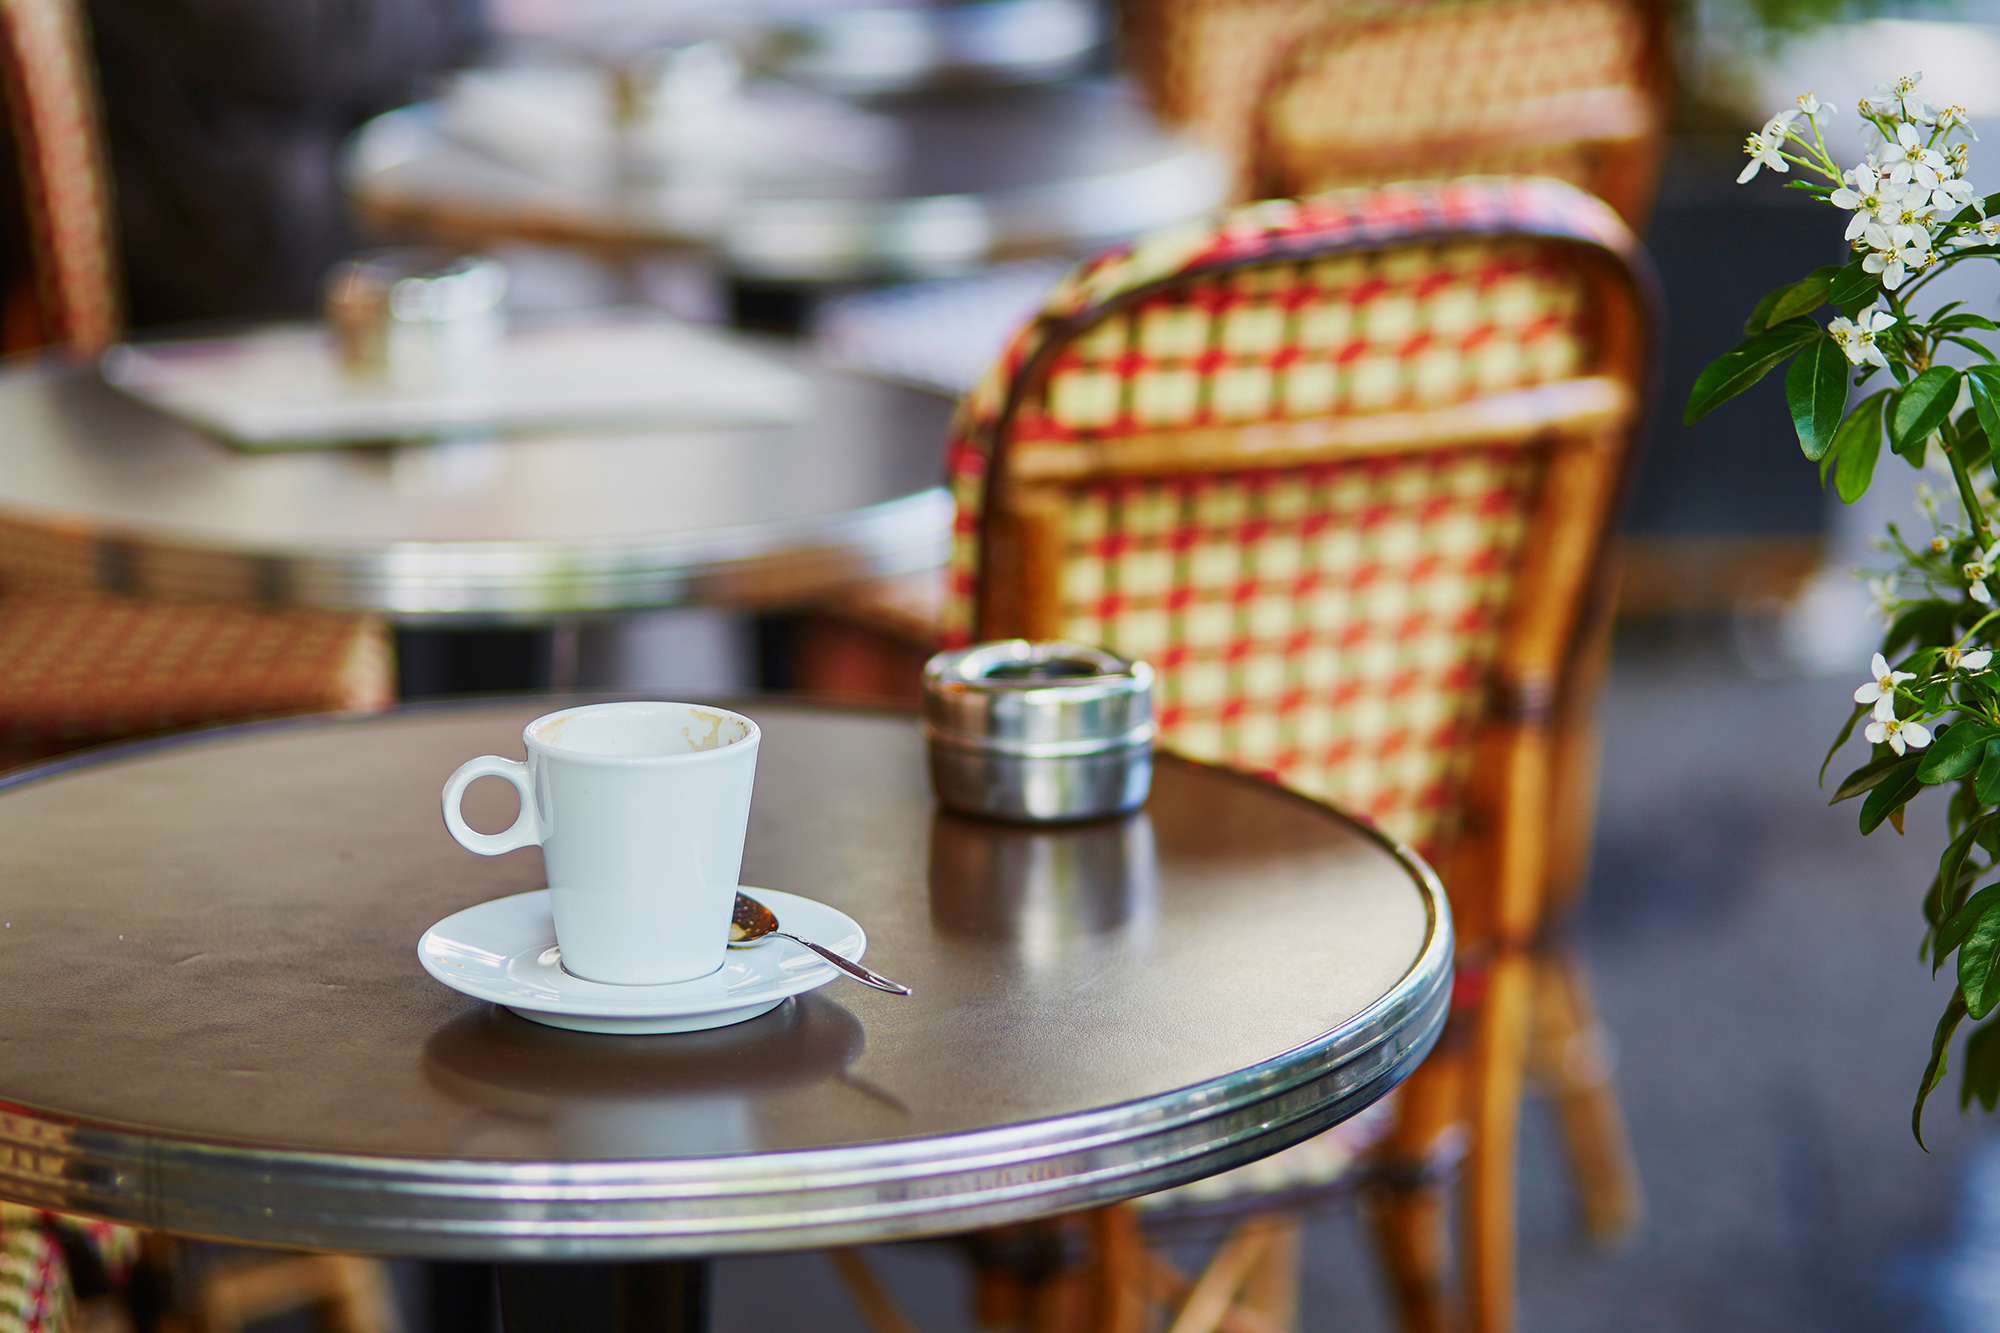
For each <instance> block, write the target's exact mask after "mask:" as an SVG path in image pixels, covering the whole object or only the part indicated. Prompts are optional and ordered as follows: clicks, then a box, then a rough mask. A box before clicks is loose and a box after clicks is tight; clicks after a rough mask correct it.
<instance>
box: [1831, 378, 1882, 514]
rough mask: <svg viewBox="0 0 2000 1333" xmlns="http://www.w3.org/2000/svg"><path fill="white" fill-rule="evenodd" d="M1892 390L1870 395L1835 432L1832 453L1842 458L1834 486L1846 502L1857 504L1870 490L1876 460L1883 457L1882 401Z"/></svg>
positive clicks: (1835, 473) (1848, 415)
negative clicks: (1869, 485) (1869, 484)
mask: <svg viewBox="0 0 2000 1333" xmlns="http://www.w3.org/2000/svg"><path fill="white" fill-rule="evenodd" d="M1892 392H1893V390H1890V389H1881V390H1878V391H1877V392H1875V393H1871V394H1869V395H1868V396H1867V397H1866V398H1864V399H1862V400H1861V405H1860V406H1859V407H1856V408H1855V409H1854V410H1853V411H1852V412H1850V413H1848V414H1847V420H1845V421H1843V422H1841V423H1840V429H1839V430H1837V431H1835V432H1834V434H1833V448H1832V450H1831V451H1830V452H1832V453H1834V454H1836V455H1838V456H1839V460H1840V461H1839V462H1837V463H1835V464H1834V466H1833V489H1834V491H1835V493H1837V494H1838V495H1839V496H1840V501H1841V503H1842V504H1853V503H1854V502H1855V501H1856V500H1859V499H1860V498H1861V497H1862V496H1863V495H1866V494H1867V493H1868V483H1869V482H1870V481H1872V480H1873V479H1874V477H1875V460H1876V459H1878V458H1880V457H1881V456H1882V404H1883V403H1884V402H1885V401H1887V399H1888V397H1889V395H1890V394H1891V393H1892Z"/></svg>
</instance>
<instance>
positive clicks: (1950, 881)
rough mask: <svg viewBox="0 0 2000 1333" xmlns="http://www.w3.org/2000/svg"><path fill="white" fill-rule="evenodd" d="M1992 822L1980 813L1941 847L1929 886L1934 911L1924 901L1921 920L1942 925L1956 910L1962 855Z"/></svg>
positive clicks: (1963, 870) (1969, 852) (1987, 816)
mask: <svg viewBox="0 0 2000 1333" xmlns="http://www.w3.org/2000/svg"><path fill="white" fill-rule="evenodd" d="M1994 821H1995V816H1993V815H1992V814H1985V815H1981V816H1980V817H1979V818H1978V819H1976V820H1974V821H1973V822H1972V823H1971V824H1968V825H1967V826H1966V827H1964V828H1962V829H1960V830H1959V831H1958V836H1957V837H1956V838H1953V839H1952V840H1951V845H1950V846H1948V847H1946V848H1945V849H1944V855H1943V856H1941V857H1939V858H1938V873H1937V878H1936V879H1935V880H1933V881H1932V882H1931V887H1932V888H1934V889H1936V890H1937V891H1938V897H1937V903H1936V905H1935V906H1936V909H1937V910H1936V911H1935V912H1934V913H1933V912H1932V911H1931V907H1932V904H1931V903H1930V902H1928V901H1926V903H1925V904H1924V911H1925V919H1926V920H1928V921H1929V922H1930V923H1931V924H1932V925H1939V924H1942V923H1943V922H1944V921H1946V920H1948V919H1949V918H1950V916H1951V914H1952V913H1954V912H1956V911H1957V910H1958V908H1959V902H1958V890H1959V881H1960V880H1961V879H1962V878H1964V875H1965V858H1966V857H1968V856H1970V855H1971V854H1972V845H1973V843H1974V842H1975V841H1977V839H1978V837H1979V835H1980V832H1981V831H1982V829H1984V828H1987V827H1990V826H1992V825H1993V823H1994ZM1938 961H1939V962H1943V961H1944V955H1943V954H1939V955H1938ZM1933 970H1935V969H1933Z"/></svg>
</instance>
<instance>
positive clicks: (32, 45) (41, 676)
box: [0, 0, 395, 769]
mask: <svg viewBox="0 0 2000 1333" xmlns="http://www.w3.org/2000/svg"><path fill="white" fill-rule="evenodd" d="M0 89H4V92H5V103H4V105H5V110H6V112H7V122H6V129H7V133H6V134H5V135H4V136H0V142H6V143H9V144H11V146H12V148H13V150H14V154H15V158H16V161H15V162H13V163H3V162H0V170H4V171H8V172H10V173H13V175H14V177H15V179H16V181H17V182H18V185H19V190H18V194H19V198H20V200H21V201H22V203H23V205H24V207H23V209H22V210H21V211H22V212H23V213H24V214H25V219H24V220H25V222H26V226H25V228H24V231H25V236H26V240H27V243H28V249H29V251H30V255H29V256H28V258H29V259H30V261H31V262H30V267H31V269H32V271H33V275H34V283H33V284H32V289H31V290H23V291H8V292H0V298H4V299H5V310H4V322H0V332H3V333H4V335H5V338H6V340H7V343H8V345H7V346H6V347H5V349H4V350H6V351H10V352H13V351H22V350H27V349H29V348H34V347H41V346H49V345H53V346H54V347H57V348H60V349H62V350H63V351H65V352H67V353H68V354H69V355H71V356H73V357H77V358H89V357H93V356H95V355H96V354H97V353H98V352H101V351H102V350H103V349H104V348H105V347H106V346H107V345H109V344H110V343H111V342H112V341H114V340H115V339H116V338H118V337H119V336H120V333H121V327H120V326H121V316H120V303H119V301H118V298H117V295H116V292H117V284H116V272H117V268H116V261H115V247H114V246H113V243H112V235H113V224H112V219H111V214H110V207H109V198H110V195H109V190H108V188H107V185H106V178H105V168H104V161H103V148H102V136H101V133H100V130H99V117H98V114H97V89H96V82H95V79H94V77H93V75H92V69H91V60H90V54H89V47H88V43H87V42H86V40H85V35H84V28H83V21H82V16H81V14H80V11H79V9H78V6H77V3H76V0H0ZM7 193H12V192H7ZM22 373H28V372H26V371H23V372H22ZM50 540H51V539H49V537H48V534H47V533H46V532H41V531H37V532H35V533H29V532H25V531H22V530H17V529H13V528H9V527H8V526H7V525H5V524H4V523H0V769H6V768H9V767H13V766H16V765H18V764H21V763H26V762H29V761H32V760H35V759H40V758H44V757H47V756H49V755H52V754H57V753H60V752H62V751H64V750H67V749H74V748H76V747H77V746H81V745H89V744H94V743H96V742H99V741H105V740H114V739H117V738H119V737H122V736H130V735H138V734H145V733H148V732H156V731H163V730H167V729H170V728H175V727H186V726H194V725H197V724H200V723H208V722H228V721H239V720H243V719H247V718H253V717H265V716H272V715H276V714H284V713H303V712H319V711H328V710H350V709H366V708H379V707H383V706H385V705H387V704H389V703H392V702H393V701H394V699H395V664H394V653H393V650H392V648H391V647H390V640H389V637H388V631H387V628H386V627H385V626H384V625H383V624H382V622H381V621H380V620H377V619H375V618H373V617H362V616H352V615H340V614H331V613H327V612H321V611H311V610H278V609H266V608H261V607H255V606H249V605H240V604H230V603H203V602H165V601H158V600H152V599H147V598H138V597H124V596H117V595H114V594H109V593H105V592H102V591H99V590H98V588H97V583H98V576H97V573H96V571H97V568H98V565H99V563H100V561H99V558H98V557H100V556H101V554H102V552H100V551H99V550H98V549H97V546H96V543H95V541H94V540H93V534H91V533H89V532H88V531H79V532H77V533H74V534H67V535H65V536H64V537H61V538H56V539H53V540H54V545H55V547H56V548H58V549H57V553H56V558H54V559H53V560H51V559H49V558H47V556H48V552H47V551H46V550H45V549H43V548H44V547H46V546H47V545H48V544H49V541H50Z"/></svg>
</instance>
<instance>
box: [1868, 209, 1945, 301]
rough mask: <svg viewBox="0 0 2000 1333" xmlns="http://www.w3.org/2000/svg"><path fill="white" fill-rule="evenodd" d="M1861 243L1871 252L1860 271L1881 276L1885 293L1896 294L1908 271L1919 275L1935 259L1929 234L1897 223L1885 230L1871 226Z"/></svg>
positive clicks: (1877, 226) (1920, 228)
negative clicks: (1913, 271) (1912, 270)
mask: <svg viewBox="0 0 2000 1333" xmlns="http://www.w3.org/2000/svg"><path fill="white" fill-rule="evenodd" d="M1861 239H1862V242H1863V243H1864V244H1865V245H1867V246H1868V248H1869V250H1870V251H1871V253H1870V254H1869V255H1868V256H1867V258H1865V259H1863V260H1862V261H1861V267H1862V268H1863V269H1864V270H1865V271H1867V272H1869V273H1878V274H1880V275H1881V277H1882V288H1883V290H1884V291H1891V292H1893V291H1895V290H1896V289H1897V288H1898V287H1901V286H1902V285H1903V279H1904V278H1905V277H1907V276H1908V273H1909V270H1911V269H1915V270H1916V271H1918V272H1922V271H1923V270H1924V269H1927V268H1929V267H1930V265H1931V263H1932V260H1933V258H1934V256H1933V255H1932V253H1931V237H1930V232H1928V231H1927V230H1925V229H1924V228H1923V227H1922V226H1920V225H1918V226H1913V225H1909V224H1906V223H1900V222H1899V223H1894V224H1891V225H1889V226H1886V227H1885V226H1882V225H1881V224H1880V223H1876V222H1871V223H1869V224H1868V226H1867V227H1865V228H1864V229H1863V230H1862V233H1861Z"/></svg>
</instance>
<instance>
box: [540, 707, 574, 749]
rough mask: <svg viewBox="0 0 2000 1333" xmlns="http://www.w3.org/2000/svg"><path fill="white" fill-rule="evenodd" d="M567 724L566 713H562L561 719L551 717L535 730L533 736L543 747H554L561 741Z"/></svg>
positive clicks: (568, 721) (567, 716)
mask: <svg viewBox="0 0 2000 1333" xmlns="http://www.w3.org/2000/svg"><path fill="white" fill-rule="evenodd" d="M569 723H570V715H569V714H568V713H564V714H563V715H562V716H561V717H552V718H550V719H549V720H548V721H546V722H544V723H542V725H541V726H539V727H537V728H535V736H536V738H537V739H538V740H540V741H541V742H542V744H544V745H554V744H556V743H557V742H558V741H560V740H561V739H562V734H563V729H564V728H566V727H567V726H569Z"/></svg>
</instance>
